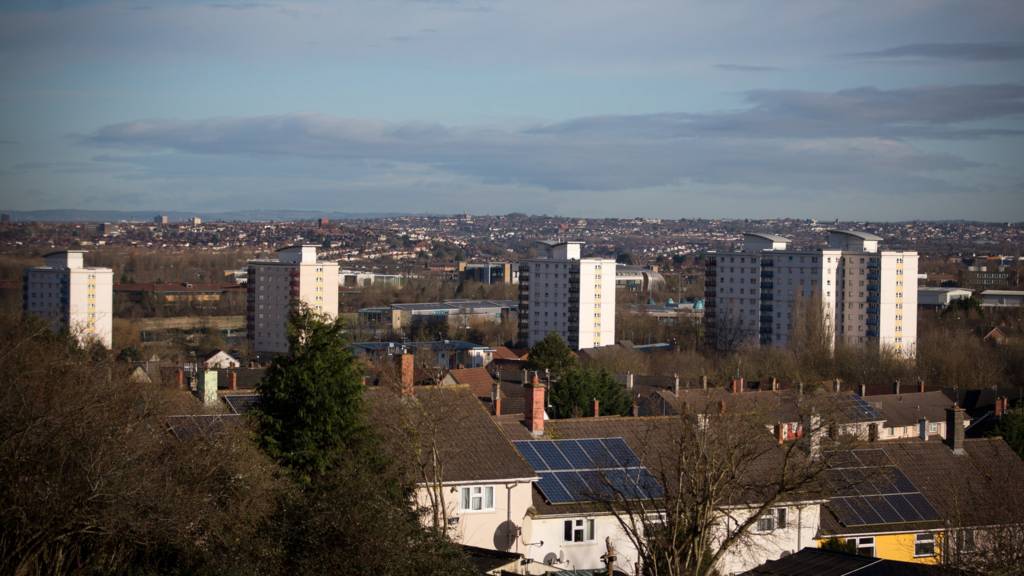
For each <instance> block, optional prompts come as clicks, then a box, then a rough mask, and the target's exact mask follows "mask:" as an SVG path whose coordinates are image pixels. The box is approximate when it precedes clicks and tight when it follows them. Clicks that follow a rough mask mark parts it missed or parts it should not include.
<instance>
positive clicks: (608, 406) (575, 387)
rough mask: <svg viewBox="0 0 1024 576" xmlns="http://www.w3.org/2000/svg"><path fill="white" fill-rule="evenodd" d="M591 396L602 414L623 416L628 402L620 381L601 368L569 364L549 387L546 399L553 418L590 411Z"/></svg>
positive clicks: (585, 414) (584, 414) (629, 401)
mask: <svg viewBox="0 0 1024 576" xmlns="http://www.w3.org/2000/svg"><path fill="white" fill-rule="evenodd" d="M595 398H596V399H597V401H598V402H599V404H600V405H599V408H600V410H601V415H602V416H609V415H620V416H624V415H626V414H627V413H628V412H629V409H630V406H631V405H632V402H631V399H630V397H629V394H627V393H626V390H625V388H624V387H623V386H622V384H619V383H618V382H617V381H616V380H615V378H614V377H613V376H612V375H611V374H609V373H608V372H605V371H604V370H591V369H587V368H573V369H571V370H569V371H568V372H565V373H563V374H562V375H561V378H559V380H558V381H557V382H555V383H552V385H551V388H550V402H551V405H552V406H553V407H554V416H555V417H556V418H576V417H580V416H589V415H592V414H593V402H594V399H595Z"/></svg>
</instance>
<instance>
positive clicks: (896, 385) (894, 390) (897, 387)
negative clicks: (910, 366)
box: [892, 378, 900, 394]
mask: <svg viewBox="0 0 1024 576" xmlns="http://www.w3.org/2000/svg"><path fill="white" fill-rule="evenodd" d="M892 393H893V394H899V393H900V379H899V378H897V379H896V381H894V382H893V383H892Z"/></svg>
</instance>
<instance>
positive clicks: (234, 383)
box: [228, 370, 238, 390]
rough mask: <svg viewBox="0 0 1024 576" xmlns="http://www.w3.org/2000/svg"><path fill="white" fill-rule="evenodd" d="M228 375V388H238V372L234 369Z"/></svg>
mask: <svg viewBox="0 0 1024 576" xmlns="http://www.w3.org/2000/svg"><path fill="white" fill-rule="evenodd" d="M229 374H230V375H229V376H228V389H230V390H238V372H235V371H234V370H232V371H231V372H230V373H229Z"/></svg>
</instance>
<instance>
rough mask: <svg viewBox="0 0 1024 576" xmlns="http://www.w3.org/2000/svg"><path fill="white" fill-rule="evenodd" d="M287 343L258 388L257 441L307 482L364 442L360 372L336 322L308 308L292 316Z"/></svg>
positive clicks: (339, 325)
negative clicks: (284, 350)
mask: <svg viewBox="0 0 1024 576" xmlns="http://www.w3.org/2000/svg"><path fill="white" fill-rule="evenodd" d="M288 342H289V351H288V354H286V355H284V356H280V357H278V358H277V359H275V360H274V362H273V364H272V365H271V366H270V369H269V370H268V371H267V374H266V376H265V377H264V379H263V381H261V382H260V384H259V393H260V405H259V410H258V411H257V413H256V414H257V416H256V418H257V424H258V433H259V442H260V446H261V447H262V448H263V449H264V450H265V451H266V452H267V454H269V455H270V456H271V457H272V458H274V459H275V460H277V461H278V462H279V463H281V464H282V465H284V466H286V467H287V468H290V469H291V470H292V471H294V472H295V473H296V474H297V475H298V477H299V478H300V479H303V480H305V481H308V480H309V479H311V478H312V477H314V476H318V475H321V474H323V473H324V472H326V471H327V470H328V469H330V468H331V466H332V464H333V463H334V462H335V461H336V459H337V458H338V457H339V452H340V451H341V450H342V449H345V448H352V447H354V446H355V445H357V444H359V443H360V442H362V441H365V440H366V437H367V432H366V426H365V423H364V422H363V418H362V391H363V384H362V376H363V371H362V367H361V366H360V365H359V363H358V362H357V361H356V359H355V357H353V356H352V354H351V353H350V352H349V351H348V341H347V339H346V338H345V336H344V334H343V332H342V324H341V321H340V320H330V319H327V318H325V317H323V316H321V315H318V314H316V313H315V312H313V311H312V310H310V309H309V308H308V307H305V306H300V307H298V308H296V309H295V310H294V311H293V313H292V316H291V319H290V321H289V328H288Z"/></svg>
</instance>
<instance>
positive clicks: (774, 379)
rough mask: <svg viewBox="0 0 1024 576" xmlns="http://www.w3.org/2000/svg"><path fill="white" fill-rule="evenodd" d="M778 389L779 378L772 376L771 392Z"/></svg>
mask: <svg viewBox="0 0 1024 576" xmlns="http://www.w3.org/2000/svg"><path fill="white" fill-rule="evenodd" d="M778 391H779V379H778V378H776V377H774V376H772V392H778Z"/></svg>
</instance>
